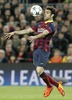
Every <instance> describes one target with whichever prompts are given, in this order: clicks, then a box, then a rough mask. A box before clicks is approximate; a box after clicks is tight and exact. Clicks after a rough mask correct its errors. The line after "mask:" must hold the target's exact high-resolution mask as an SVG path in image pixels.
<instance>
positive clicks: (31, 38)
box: [28, 36, 36, 42]
mask: <svg viewBox="0 0 72 100" xmlns="http://www.w3.org/2000/svg"><path fill="white" fill-rule="evenodd" d="M35 39H36V37H35V36H29V38H28V40H29V41H30V42H33V41H34V40H35Z"/></svg>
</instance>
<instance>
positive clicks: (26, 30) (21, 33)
mask: <svg viewBox="0 0 72 100" xmlns="http://www.w3.org/2000/svg"><path fill="white" fill-rule="evenodd" d="M31 32H34V30H33V29H32V28H28V29H24V30H20V31H14V32H10V33H5V36H4V38H5V39H9V38H10V37H11V36H12V35H14V34H18V35H24V34H29V33H31Z"/></svg>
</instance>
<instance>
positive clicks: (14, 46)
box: [0, 0, 72, 63]
mask: <svg viewBox="0 0 72 100" xmlns="http://www.w3.org/2000/svg"><path fill="white" fill-rule="evenodd" d="M17 1H18V0H12V2H10V3H9V2H5V0H0V63H21V62H32V61H33V46H34V44H33V43H30V42H29V41H28V39H27V38H28V36H29V35H27V34H26V35H21V36H18V35H16V34H14V35H13V36H12V38H11V39H8V40H5V39H4V33H9V32H12V31H15V30H17V31H18V30H23V29H27V28H29V27H32V26H34V25H35V24H36V22H37V21H38V20H39V19H40V18H39V19H38V18H35V19H34V17H33V16H32V15H31V14H30V8H31V6H32V5H33V4H32V5H25V4H24V3H18V2H17ZM46 5H48V0H41V6H42V8H43V9H44V7H45V6H46ZM50 5H52V4H50ZM53 6H54V7H55V8H56V15H55V25H56V27H57V31H56V34H55V36H54V37H53V38H52V40H51V41H50V46H51V55H50V58H49V61H48V62H49V63H65V62H70V63H71V62H72V3H61V4H55V5H54V4H53ZM30 35H33V33H30Z"/></svg>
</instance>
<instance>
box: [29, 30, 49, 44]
mask: <svg viewBox="0 0 72 100" xmlns="http://www.w3.org/2000/svg"><path fill="white" fill-rule="evenodd" d="M48 34H49V31H48V30H44V31H43V33H41V34H38V35H35V36H30V37H29V38H28V39H29V40H30V41H31V42H32V41H34V40H35V39H38V38H43V37H45V36H46V35H48Z"/></svg>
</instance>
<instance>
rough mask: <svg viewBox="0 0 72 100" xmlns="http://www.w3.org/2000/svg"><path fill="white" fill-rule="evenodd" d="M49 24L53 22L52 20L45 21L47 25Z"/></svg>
mask: <svg viewBox="0 0 72 100" xmlns="http://www.w3.org/2000/svg"><path fill="white" fill-rule="evenodd" d="M49 22H53V20H48V21H45V23H49Z"/></svg>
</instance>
